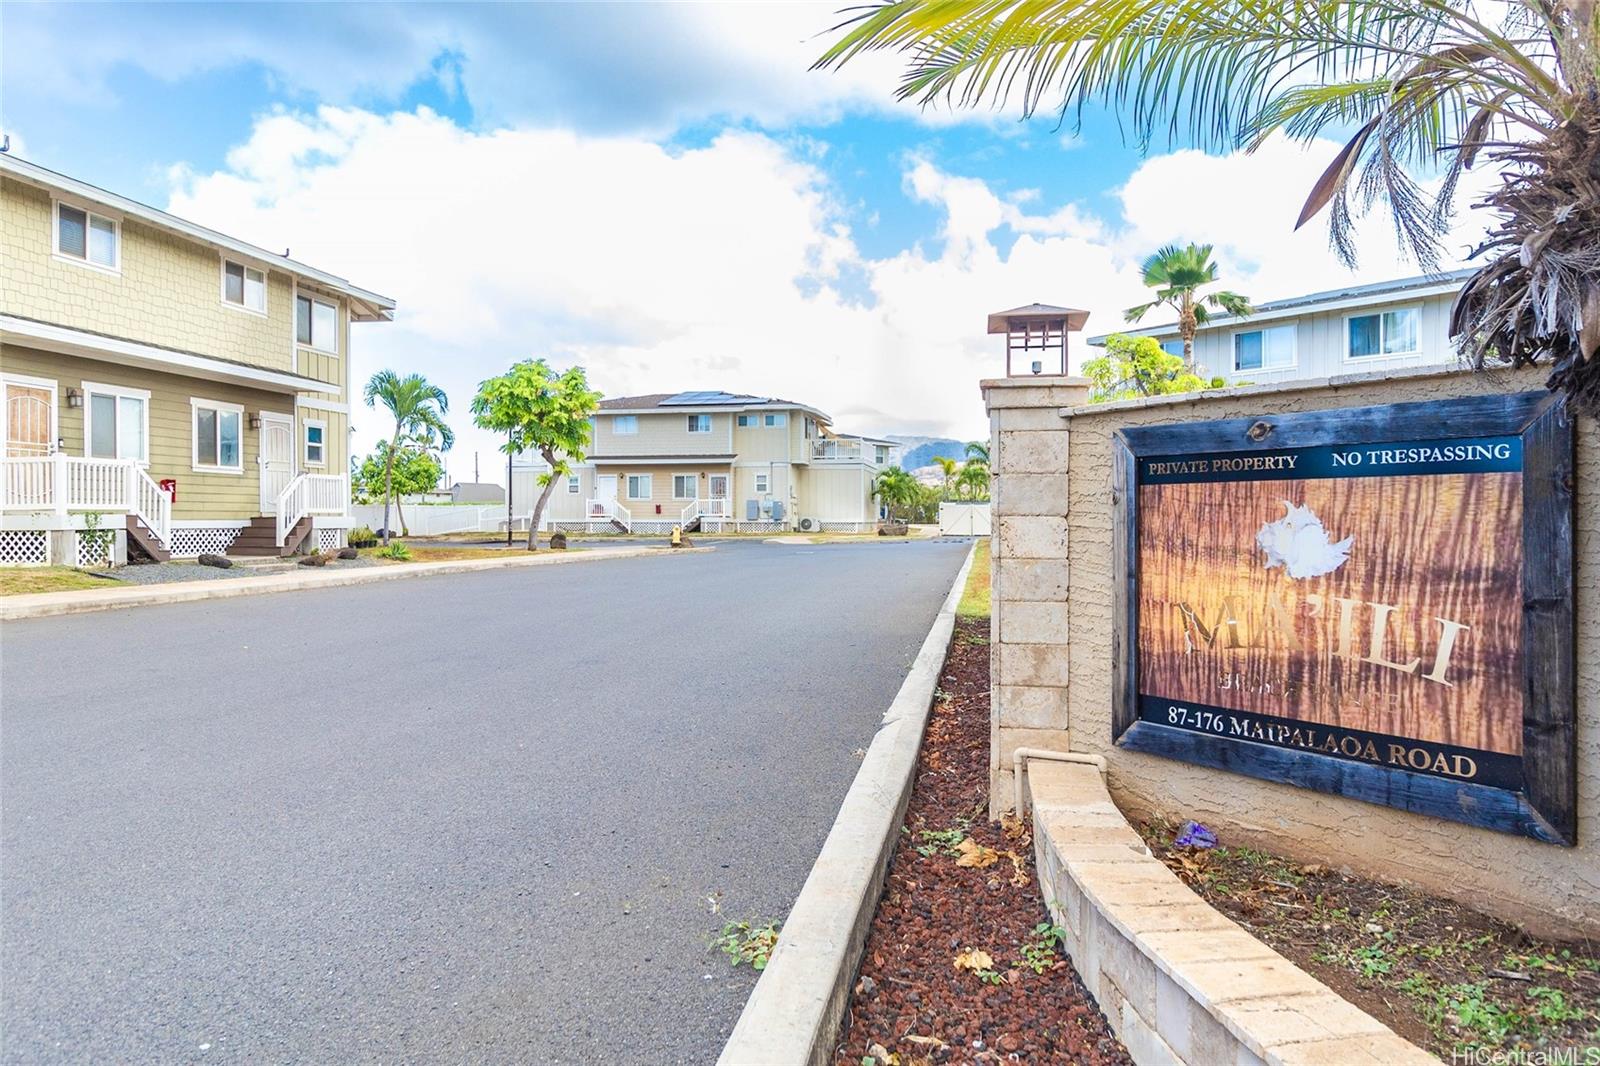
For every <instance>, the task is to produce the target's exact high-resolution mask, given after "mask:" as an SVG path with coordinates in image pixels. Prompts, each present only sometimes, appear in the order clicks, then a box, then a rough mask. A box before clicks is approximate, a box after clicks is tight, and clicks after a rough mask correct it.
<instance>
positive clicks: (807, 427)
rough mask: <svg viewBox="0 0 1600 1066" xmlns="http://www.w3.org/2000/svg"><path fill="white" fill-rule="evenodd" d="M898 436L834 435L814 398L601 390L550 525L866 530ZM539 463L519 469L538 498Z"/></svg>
mask: <svg viewBox="0 0 1600 1066" xmlns="http://www.w3.org/2000/svg"><path fill="white" fill-rule="evenodd" d="M893 448H894V445H893V442H891V441H887V440H879V439H877V438H873V437H861V436H853V435H848V434H842V433H836V432H834V430H833V428H832V420H831V419H830V418H829V417H828V416H827V415H826V414H824V413H823V412H822V411H819V410H817V409H816V408H815V407H811V406H808V405H806V404H802V403H794V402H792V401H789V400H778V399H772V398H770V397H764V396H749V395H743V394H736V393H728V392H720V391H699V392H679V393H653V394H650V395H645V396H619V397H614V398H612V399H608V400H603V401H601V404H600V410H599V411H598V412H597V413H596V415H595V417H594V419H593V435H592V440H591V442H590V447H589V455H588V458H587V459H586V461H585V462H583V463H582V464H578V465H575V466H574V467H573V470H572V473H571V475H570V476H569V477H568V478H567V479H566V481H565V482H564V483H563V484H560V485H557V486H556V489H555V492H554V493H553V494H552V495H551V497H550V503H549V506H548V507H547V509H546V512H547V513H546V525H547V527H548V528H552V529H559V530H566V531H590V532H595V531H601V530H605V529H618V530H626V531H629V532H638V533H660V532H666V531H668V530H670V529H671V528H672V527H673V526H675V525H676V526H682V527H683V528H684V529H685V530H689V531H692V530H704V531H706V532H730V533H731V532H779V531H785V530H793V529H801V530H817V531H837V532H867V531H870V530H871V529H873V528H874V526H875V525H876V523H877V519H878V504H877V501H876V499H874V497H873V481H874V479H875V478H876V477H877V475H878V472H879V471H880V470H882V469H883V468H885V467H887V466H889V465H890V456H891V452H892V450H893ZM542 472H543V467H542V465H538V466H529V467H525V468H523V473H522V475H521V476H520V477H515V476H514V477H513V485H514V496H515V497H516V499H517V500H519V501H521V505H522V506H524V507H525V506H526V505H528V504H531V501H532V498H533V493H535V492H536V491H537V489H536V488H535V485H536V482H537V476H538V475H539V474H541V473H542Z"/></svg>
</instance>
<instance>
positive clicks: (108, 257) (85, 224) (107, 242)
mask: <svg viewBox="0 0 1600 1066" xmlns="http://www.w3.org/2000/svg"><path fill="white" fill-rule="evenodd" d="M121 244H122V232H121V227H120V226H119V225H118V224H117V222H116V220H115V219H110V218H106V217H105V216H103V215H97V214H95V213H94V212H92V211H85V210H83V209H82V208H78V207H72V206H70V205H68V204H63V203H57V204H56V254H57V255H59V256H62V257H63V258H66V259H75V260H77V261H79V262H81V263H86V264H88V265H89V266H96V267H101V268H103V269H106V270H118V269H121V266H122V258H121Z"/></svg>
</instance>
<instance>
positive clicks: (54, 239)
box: [50, 196, 122, 277]
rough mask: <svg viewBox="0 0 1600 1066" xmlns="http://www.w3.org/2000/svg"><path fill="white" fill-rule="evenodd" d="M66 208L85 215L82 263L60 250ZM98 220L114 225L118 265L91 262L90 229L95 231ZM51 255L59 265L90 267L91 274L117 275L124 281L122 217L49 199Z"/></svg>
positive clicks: (86, 205)
mask: <svg viewBox="0 0 1600 1066" xmlns="http://www.w3.org/2000/svg"><path fill="white" fill-rule="evenodd" d="M63 206H65V207H70V208H72V209H73V210H74V211H82V212H83V214H84V220H83V225H84V232H83V258H82V259H79V258H78V257H77V256H75V255H68V254H67V253H65V252H63V251H62V250H61V208H62V207H63ZM97 218H98V219H100V220H101V221H102V222H109V223H111V232H112V233H113V234H114V235H115V238H116V247H115V249H114V250H115V252H116V256H115V259H116V262H114V263H113V264H112V265H110V266H106V265H105V264H104V263H96V262H95V261H94V260H93V259H90V258H89V231H90V230H91V229H93V227H94V219H97ZM50 255H51V257H52V258H54V259H56V260H57V261H59V262H62V263H71V264H72V265H73V266H80V267H88V268H89V269H90V270H98V271H99V272H100V273H102V274H113V275H115V276H117V277H121V276H122V216H121V215H116V214H112V213H111V212H109V211H106V210H104V209H102V208H95V207H91V206H90V205H89V204H87V203H84V202H83V201H81V200H67V199H63V198H62V197H59V196H53V197H51V198H50Z"/></svg>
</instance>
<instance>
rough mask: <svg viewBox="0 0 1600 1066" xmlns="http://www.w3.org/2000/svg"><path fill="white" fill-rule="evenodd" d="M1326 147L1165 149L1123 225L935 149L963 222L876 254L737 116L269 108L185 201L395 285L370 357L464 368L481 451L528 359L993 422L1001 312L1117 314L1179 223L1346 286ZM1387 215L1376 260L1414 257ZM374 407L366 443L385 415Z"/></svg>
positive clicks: (188, 211) (191, 180)
mask: <svg viewBox="0 0 1600 1066" xmlns="http://www.w3.org/2000/svg"><path fill="white" fill-rule="evenodd" d="M1325 147H1331V146H1324V145H1322V144H1318V145H1316V146H1314V148H1313V150H1312V152H1311V153H1310V155H1309V156H1306V155H1303V154H1301V153H1300V152H1299V151H1298V150H1291V149H1290V148H1289V147H1288V146H1276V145H1275V146H1269V149H1266V150H1263V152H1261V153H1259V154H1258V155H1257V156H1255V157H1252V158H1249V159H1245V158H1241V157H1238V156H1230V157H1226V158H1222V159H1210V158H1208V157H1205V156H1201V155H1198V154H1195V153H1177V154H1175V155H1172V156H1164V157H1157V158H1154V159H1151V160H1149V161H1148V162H1146V163H1145V164H1144V165H1143V166H1142V167H1140V169H1139V170H1138V171H1137V172H1136V173H1135V174H1134V175H1133V177H1132V178H1131V179H1130V180H1129V181H1128V182H1127V183H1126V185H1125V186H1124V188H1123V189H1122V192H1121V197H1122V203H1123V206H1124V209H1125V211H1126V213H1127V214H1126V217H1125V218H1121V219H1111V220H1104V219H1100V218H1097V217H1095V216H1093V215H1090V214H1087V213H1086V212H1084V211H1083V210H1082V209H1081V208H1079V207H1077V206H1074V205H1070V204H1068V205H1061V206H1055V207H1053V208H1052V207H1050V206H1049V205H1044V204H1041V203H1040V202H1039V201H1040V199H1042V198H1038V197H1029V196H1020V197H1017V196H1013V197H1012V198H1011V199H1009V200H1008V199H1005V198H1002V197H1001V196H999V195H997V194H996V193H995V192H994V191H993V190H992V189H991V188H990V187H989V186H988V185H987V184H986V183H984V182H982V181H979V180H976V179H973V178H970V177H964V176H960V175H953V174H949V173H946V172H944V171H941V170H940V169H939V168H938V167H937V166H935V165H934V164H933V163H931V162H929V161H927V160H911V161H908V162H907V164H906V169H905V172H904V183H905V190H906V194H907V195H910V196H913V197H916V198H918V199H920V200H923V201H926V202H929V203H933V204H935V205H937V206H938V207H939V208H940V210H941V211H942V212H943V214H944V224H943V226H942V229H941V233H940V234H939V236H940V237H941V238H942V240H940V241H939V242H938V246H937V251H931V250H929V249H927V248H924V247H922V246H917V247H913V248H910V249H907V250H904V251H902V252H900V253H899V254H897V255H894V256H892V257H888V258H882V259H874V258H870V257H868V256H866V255H865V254H864V253H863V252H862V251H861V250H860V248H859V247H858V246H857V244H856V242H855V240H854V238H853V236H852V234H851V231H850V229H849V228H848V226H847V225H846V224H845V223H844V221H843V213H842V212H841V210H840V209H839V207H838V204H837V201H836V197H837V195H838V193H837V190H836V189H835V188H834V187H833V186H832V185H831V184H830V182H829V180H828V178H827V176H826V175H825V174H824V173H823V172H822V171H821V170H820V169H819V168H818V167H816V166H815V165H814V164H813V162H812V160H813V159H814V158H815V148H814V146H812V145H808V144H805V143H801V142H792V141H784V140H780V139H777V138H774V137H771V136H767V135H764V134H759V133H753V132H748V131H740V130H728V131H725V132H723V133H722V134H721V135H719V136H717V137H716V138H715V139H714V140H713V141H712V142H711V143H710V144H708V145H706V146H705V147H703V148H697V149H694V150H689V151H676V152H675V151H671V150H668V149H666V148H663V147H662V146H660V145H658V144H656V143H654V142H652V141H650V140H647V139H643V138H640V137H636V136H622V135H615V136H585V135H581V134H577V133H574V132H572V131H570V130H563V129H551V128H537V127H534V128H505V129H498V130H494V131H491V132H481V133H480V132H471V131H465V130H462V129H460V128H458V127H457V126H455V125H453V124H452V123H450V122H449V121H447V120H446V119H444V118H441V117H439V116H437V115H433V114H430V113H428V112H426V111H420V112H418V113H415V114H403V113H402V114H394V115H389V116H377V115H373V114H370V113H367V112H363V111H359V110H353V109H338V108H324V109H322V110H320V111H319V112H317V113H316V114H315V115H310V116H307V115H293V114H286V113H285V114H276V115H272V116H267V117H265V118H263V119H262V120H260V121H259V122H258V123H257V125H256V127H255V132H254V135H253V136H252V137H251V139H250V140H249V141H248V142H246V143H245V144H242V145H240V146H239V147H238V148H237V149H236V150H235V151H233V152H231V153H230V154H229V156H228V166H227V168H226V169H225V170H222V171H219V172H217V173H211V174H178V175H176V176H175V180H176V188H175V191H174V194H173V196H172V200H171V208H172V210H174V211H175V212H176V213H178V214H180V215H184V216H187V217H192V218H194V219H196V220H197V221H201V222H203V223H206V224H208V225H212V226H215V227H217V228H219V229H222V230H224V231H226V232H230V233H234V234H236V235H238V236H240V237H243V238H245V239H249V240H253V241H256V242H258V243H261V244H262V245H264V246H266V247H269V248H274V249H277V248H283V247H285V246H286V245H287V246H290V247H292V248H293V251H294V254H295V256H296V257H297V258H299V259H302V260H304V261H306V262H309V263H312V264H315V265H317V266H319V267H322V268H324V269H328V270H332V271H334V272H337V273H341V274H344V275H346V276H347V277H349V278H350V279H351V280H352V281H354V282H356V283H357V284H361V285H364V286H367V287H370V288H373V289H375V290H377V291H379V292H383V293H386V294H388V295H391V296H393V297H395V298H396V299H397V300H398V301H399V305H400V310H399V314H398V317H397V321H396V322H395V323H394V324H392V325H370V326H365V327H362V328H360V329H358V330H357V331H356V336H355V339H354V342H353V347H354V349H355V350H354V353H353V364H352V370H353V374H354V377H355V379H356V380H357V381H358V382H359V381H361V380H364V379H365V377H367V376H368V375H370V374H371V373H372V372H373V371H375V370H376V369H378V368H380V367H384V366H387V367H392V368H394V369H396V370H399V371H402V372H409V371H421V372H423V373H425V374H427V375H428V376H429V377H430V378H432V379H433V380H435V381H437V382H438V383H440V384H442V385H443V386H444V387H445V388H446V389H448V391H449V392H450V394H451V396H452V397H453V398H454V399H455V403H456V407H455V409H454V410H455V412H456V414H455V416H454V417H453V419H452V421H453V423H454V424H455V426H456V427H457V429H458V430H459V431H461V432H460V433H459V437H460V441H461V442H460V444H458V447H457V450H456V453H455V456H454V458H453V461H454V463H455V464H456V467H455V469H457V470H461V469H465V466H464V464H466V463H470V462H471V453H472V451H473V450H474V449H476V450H478V451H480V452H481V453H482V457H483V461H484V462H488V461H489V458H490V453H491V452H492V450H493V449H494V447H495V444H496V442H495V441H493V440H491V439H489V438H488V437H487V436H486V435H483V434H481V433H478V432H477V431H476V430H475V429H472V428H471V427H470V426H469V425H468V423H469V419H468V417H467V416H466V414H465V410H466V406H467V403H468V401H469V400H470V398H471V395H472V393H473V391H474V390H475V387H476V385H477V382H478V381H479V380H481V379H482V378H484V377H486V376H488V375H490V374H493V373H496V372H499V371H500V370H502V369H503V368H504V367H505V366H507V365H508V364H510V363H511V362H512V361H514V360H516V359H519V358H523V357H526V356H530V355H545V356H548V357H550V358H551V359H552V360H553V361H554V362H556V363H557V364H558V365H560V364H567V363H574V362H575V363H578V364H581V365H583V366H585V367H587V368H588V370H589V373H590V378H591V380H592V381H593V382H594V383H595V384H596V385H597V386H598V387H600V388H601V389H603V390H605V391H606V392H608V393H611V394H614V395H615V394H622V393H630V392H649V391H657V390H676V389H696V388H726V389H730V390H737V391H749V392H755V393H761V394H766V395H776V396H783V397H787V398H790V399H795V400H801V401H805V402H808V403H811V404H814V405H816V406H818V407H820V408H822V409H823V410H825V411H828V412H830V413H831V414H833V415H834V416H835V419H836V422H837V425H838V428H840V429H841V430H845V431H866V432H884V431H895V430H901V431H905V432H937V433H948V434H950V435H953V436H958V437H964V438H969V439H970V438H973V437H976V436H979V435H981V434H982V433H983V432H985V430H984V427H985V424H986V422H985V419H984V416H983V410H982V405H981V401H980V398H979V395H978V389H977V382H978V380H979V379H980V378H982V377H985V376H991V375H993V374H994V373H996V372H997V371H998V370H999V368H1000V363H1001V356H1000V351H999V348H998V345H997V343H996V339H995V338H991V337H987V336H986V335H985V334H984V332H983V326H984V316H985V315H986V314H987V313H988V312H990V311H993V310H996V309H998V308H1003V307H1010V306H1014V305H1016V304H1020V303H1026V302H1030V301H1033V300H1042V301H1046V302H1054V303H1065V304H1070V305H1072V306H1078V307H1084V308H1088V309H1089V310H1090V311H1091V312H1092V313H1093V314H1092V318H1091V322H1090V329H1091V330H1095V331H1101V330H1106V329H1112V328H1115V327H1116V326H1117V325H1118V324H1119V323H1120V322H1121V321H1122V316H1121V309H1122V308H1124V307H1127V306H1129V305H1131V304H1133V303H1136V302H1140V301H1141V300H1142V299H1143V298H1144V292H1145V290H1144V289H1143V288H1142V287H1141V285H1140V283H1139V277H1138V269H1137V264H1138V261H1139V259H1140V258H1141V257H1142V256H1143V255H1145V254H1147V253H1148V252H1149V251H1151V250H1152V249H1153V248H1154V247H1156V246H1157V245H1159V244H1161V243H1165V242H1166V241H1169V240H1178V239H1196V240H1212V241H1214V242H1215V243H1216V244H1217V245H1218V255H1219V258H1221V259H1222V261H1223V265H1224V268H1225V270H1226V271H1227V274H1228V277H1229V278H1230V280H1235V281H1237V282H1238V284H1237V286H1236V287H1237V288H1239V289H1241V290H1242V291H1244V292H1246V293H1248V294H1250V295H1251V296H1253V297H1256V298H1257V299H1265V298H1270V297H1274V296H1286V295H1294V294H1296V293H1302V292H1307V291H1311V290H1313V289H1316V288H1319V287H1326V286H1327V285H1331V284H1338V283H1343V282H1347V281H1349V280H1350V277H1349V275H1348V274H1347V273H1346V272H1344V271H1343V269H1342V268H1340V267H1338V265H1337V264H1336V262H1335V260H1334V258H1333V256H1332V254H1331V253H1330V252H1328V251H1327V249H1326V247H1325V236H1324V231H1323V230H1322V229H1321V228H1320V224H1314V226H1312V227H1308V228H1307V230H1306V231H1305V232H1302V233H1301V234H1298V235H1290V232H1289V226H1290V224H1291V222H1290V221H1288V220H1292V218H1293V212H1290V213H1289V214H1288V216H1287V219H1288V220H1285V219H1284V218H1283V217H1282V216H1283V213H1284V212H1285V211H1287V210H1288V205H1291V204H1292V207H1293V208H1294V210H1295V211H1297V210H1298V207H1299V203H1298V198H1299V194H1300V190H1301V189H1303V188H1305V187H1306V184H1307V182H1306V181H1305V178H1306V175H1307V174H1312V175H1314V174H1315V173H1316V172H1317V170H1318V169H1320V166H1321V165H1322V159H1324V158H1326V153H1323V149H1324V148H1325ZM1091 162H1092V161H1091ZM1028 207H1037V208H1038V210H1037V212H1035V213H1030V212H1029V211H1028V210H1027V208H1028ZM1373 228H1375V229H1377V230H1379V235H1378V237H1376V238H1374V239H1373V240H1372V244H1373V254H1372V257H1371V258H1369V260H1368V261H1367V264H1366V267H1367V269H1366V270H1365V271H1364V272H1363V276H1364V277H1365V278H1368V279H1373V278H1380V277H1386V276H1394V274H1395V273H1397V272H1404V268H1403V267H1400V266H1398V265H1397V264H1396V262H1395V261H1394V257H1393V256H1392V254H1390V255H1388V256H1387V257H1385V256H1384V255H1383V254H1381V249H1382V246H1383V244H1384V242H1386V241H1388V238H1387V237H1386V236H1384V234H1386V233H1387V228H1386V227H1381V226H1379V227H1373ZM1008 243H1009V247H1008V248H1007V247H1006V245H1007V244H1008ZM1002 249H1004V251H1002ZM358 426H359V430H360V436H359V439H358V446H359V447H362V448H365V447H368V446H370V444H371V442H372V440H373V438H374V437H375V436H376V434H377V433H378V432H380V431H381V430H382V428H383V427H382V424H381V420H380V419H379V418H378V417H377V416H374V415H371V414H367V413H365V412H362V413H361V414H360V415H358Z"/></svg>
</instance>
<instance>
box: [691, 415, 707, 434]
mask: <svg viewBox="0 0 1600 1066" xmlns="http://www.w3.org/2000/svg"><path fill="white" fill-rule="evenodd" d="M688 418H689V432H690V433H710V432H711V416H710V415H689V416H688ZM701 419H704V420H705V421H704V422H703V423H702V422H701ZM702 425H704V426H705V428H704V429H701V428H700V427H701V426H702Z"/></svg>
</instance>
